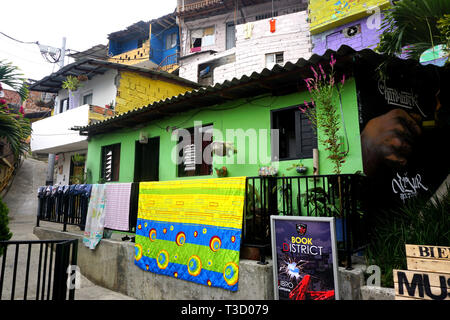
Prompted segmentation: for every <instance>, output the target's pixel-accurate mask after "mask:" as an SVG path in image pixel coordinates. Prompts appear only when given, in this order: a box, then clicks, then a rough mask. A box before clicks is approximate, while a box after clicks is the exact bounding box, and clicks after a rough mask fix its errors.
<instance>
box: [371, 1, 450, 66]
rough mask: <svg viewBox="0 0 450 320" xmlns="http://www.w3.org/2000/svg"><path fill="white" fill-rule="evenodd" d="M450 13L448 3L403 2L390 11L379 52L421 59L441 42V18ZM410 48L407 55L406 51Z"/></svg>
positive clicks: (378, 48)
mask: <svg viewBox="0 0 450 320" xmlns="http://www.w3.org/2000/svg"><path fill="white" fill-rule="evenodd" d="M444 14H450V1H448V0H403V1H401V2H398V3H397V4H396V6H395V7H394V8H393V9H391V10H389V11H388V12H387V13H386V15H385V17H384V19H383V23H382V28H383V29H384V32H383V34H382V35H381V38H380V43H379V46H378V47H377V50H378V51H379V52H381V53H385V54H388V55H391V56H394V55H400V54H404V55H405V56H406V57H407V58H413V59H417V60H418V59H419V58H420V55H421V54H422V53H423V52H424V51H425V50H427V49H429V48H431V47H432V46H435V45H437V44H440V43H442V34H441V32H440V30H439V29H438V27H437V22H438V20H439V19H441V18H443V16H444ZM405 47H408V52H404V48H405Z"/></svg>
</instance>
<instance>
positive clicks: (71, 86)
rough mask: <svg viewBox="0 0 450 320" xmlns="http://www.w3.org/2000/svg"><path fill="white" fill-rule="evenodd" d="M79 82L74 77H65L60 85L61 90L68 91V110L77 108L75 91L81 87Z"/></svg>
mask: <svg viewBox="0 0 450 320" xmlns="http://www.w3.org/2000/svg"><path fill="white" fill-rule="evenodd" d="M82 86H83V85H82V83H81V81H80V80H79V79H78V78H77V77H75V76H67V77H66V80H64V81H63V83H62V88H63V89H67V90H69V109H73V108H76V107H78V94H75V93H76V91H77V90H78V89H79V88H80V87H82Z"/></svg>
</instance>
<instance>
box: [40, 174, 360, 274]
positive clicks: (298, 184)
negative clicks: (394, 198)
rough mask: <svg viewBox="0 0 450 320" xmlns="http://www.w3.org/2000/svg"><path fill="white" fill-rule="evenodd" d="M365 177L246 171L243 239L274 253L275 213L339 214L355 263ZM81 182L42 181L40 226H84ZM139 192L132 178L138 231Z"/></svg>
mask: <svg viewBox="0 0 450 320" xmlns="http://www.w3.org/2000/svg"><path fill="white" fill-rule="evenodd" d="M362 181H363V177H362V176H360V175H356V174H343V175H317V176H290V177H261V176H258V177H248V178H247V183H246V201H245V210H244V221H243V241H242V244H243V245H246V246H250V247H257V248H260V250H261V251H262V252H261V256H262V257H264V256H265V255H270V253H271V251H270V245H271V244H270V243H271V242H270V216H271V215H286V216H317V217H335V218H336V234H337V241H338V249H339V252H340V257H341V259H340V260H344V259H342V257H344V258H345V260H346V264H347V266H351V255H352V254H354V253H355V252H357V251H359V250H360V249H362V248H363V247H364V246H365V245H366V244H367V242H368V241H367V240H368V239H367V224H366V221H365V217H364V214H363V208H362V201H361V194H360V193H361V190H362V188H361V184H362ZM77 186H78V187H77ZM77 186H70V188H69V186H64V187H58V188H52V187H41V188H40V189H39V192H38V197H39V206H38V215H37V226H39V221H40V220H43V221H51V222H56V223H62V224H63V230H64V231H66V228H67V225H68V224H69V225H77V226H79V227H80V228H81V229H82V230H84V226H85V222H86V215H87V208H88V202H89V193H88V190H89V189H88V188H86V187H80V186H79V185H77ZM81 186H82V185H81ZM55 189H56V190H55ZM138 197H139V183H133V184H132V191H131V199H130V215H129V230H128V231H129V232H134V231H135V227H136V221H137V212H138Z"/></svg>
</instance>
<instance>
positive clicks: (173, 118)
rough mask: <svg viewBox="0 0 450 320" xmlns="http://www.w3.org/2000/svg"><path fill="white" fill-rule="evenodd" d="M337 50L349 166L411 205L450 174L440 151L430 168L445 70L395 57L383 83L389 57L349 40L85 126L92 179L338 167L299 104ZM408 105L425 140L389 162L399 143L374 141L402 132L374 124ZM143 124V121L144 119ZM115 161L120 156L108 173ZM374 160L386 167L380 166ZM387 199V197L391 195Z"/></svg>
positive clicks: (442, 128) (345, 167)
mask: <svg viewBox="0 0 450 320" xmlns="http://www.w3.org/2000/svg"><path fill="white" fill-rule="evenodd" d="M332 53H333V54H334V57H336V59H337V61H338V62H337V63H336V67H335V71H336V70H337V71H336V72H337V73H336V77H337V78H338V79H339V78H341V77H342V75H344V74H345V76H346V80H345V86H344V88H343V89H342V90H341V94H340V97H339V99H340V101H341V103H342V105H341V106H340V113H341V116H340V121H341V129H340V131H339V139H340V142H341V143H342V146H341V148H342V152H343V153H345V162H344V163H342V170H341V173H342V174H354V173H357V172H361V173H362V172H364V173H365V174H366V177H367V179H369V180H370V179H373V181H372V182H373V183H371V184H369V185H370V188H377V189H376V190H375V189H371V191H370V193H367V194H371V195H372V196H373V199H378V200H375V201H377V202H378V205H380V204H386V205H387V204H388V203H390V201H388V199H392V201H393V202H395V203H404V202H405V201H406V200H407V199H409V197H410V198H414V197H416V196H417V195H419V194H421V193H426V192H432V190H436V188H437V187H439V185H440V184H441V183H442V181H443V180H444V179H445V178H446V177H447V175H448V170H449V169H448V163H447V164H445V160H444V159H440V160H439V165H436V166H428V165H426V163H428V162H429V158H428V157H427V156H426V154H429V153H430V152H431V153H433V152H435V151H432V149H433V148H434V147H435V146H436V144H439V142H438V139H437V138H436V137H438V136H442V135H444V136H448V123H446V122H445V121H442V120H443V119H444V118H445V115H443V114H441V115H437V114H436V113H435V111H434V110H436V107H437V104H436V100H433V99H432V98H433V96H434V94H435V93H436V91H435V90H437V88H438V87H439V85H440V84H439V83H437V82H436V80H435V78H434V77H433V74H434V72H443V71H442V70H441V69H433V68H435V67H434V66H433V67H432V66H427V67H428V68H425V67H422V66H420V65H419V64H417V63H415V62H413V61H411V60H408V61H402V60H400V59H396V60H395V62H394V63H393V65H392V66H391V69H390V70H391V71H389V72H390V78H389V79H390V80H384V81H382V80H380V79H379V78H377V76H376V73H375V72H374V70H375V69H376V68H377V67H378V65H379V63H381V62H382V61H384V60H383V57H382V56H380V55H378V54H376V53H375V52H373V51H371V50H367V49H366V50H363V51H359V52H356V51H354V50H353V49H351V48H350V47H348V46H344V47H342V48H341V49H340V50H338V51H337V52H333V51H330V50H328V51H327V52H326V54H325V55H323V56H315V57H313V58H311V60H309V61H305V60H303V59H300V60H298V61H297V62H296V63H295V64H292V63H288V64H286V65H285V66H284V67H280V66H276V67H275V68H274V69H273V70H272V71H271V72H267V73H266V72H263V73H259V74H256V73H255V74H254V76H253V77H252V78H246V77H243V78H241V79H240V80H239V81H236V82H225V83H224V84H222V85H216V86H214V87H207V88H204V89H200V90H198V91H195V92H191V93H188V94H185V95H180V96H176V97H173V98H171V99H168V100H165V101H160V102H157V103H154V104H152V105H150V106H148V107H144V108H142V109H139V110H136V111H133V112H131V113H127V114H124V115H122V116H118V117H115V118H114V119H111V120H107V121H103V122H99V123H96V124H93V125H90V126H85V127H84V128H80V130H81V132H82V133H83V134H86V135H88V136H89V145H88V159H87V162H86V165H87V168H89V170H90V171H91V173H92V180H90V182H91V183H99V182H102V181H104V180H103V179H104V177H105V176H109V175H111V172H114V173H113V179H112V180H111V181H118V182H141V181H155V180H161V181H167V180H185V179H195V178H213V177H221V176H222V175H221V172H223V170H222V171H221V170H220V169H223V167H225V168H226V176H230V177H238V176H247V177H253V176H259V175H264V174H263V171H264V170H272V169H273V168H275V175H276V176H278V177H291V176H295V175H297V173H295V170H294V171H290V169H291V168H292V167H293V165H296V164H298V163H299V162H302V163H303V164H304V165H305V166H306V167H307V168H308V169H307V172H306V175H314V174H317V173H318V174H320V175H329V174H334V173H335V170H334V166H333V164H332V161H330V159H329V158H328V156H329V153H328V151H327V150H326V146H325V145H324V144H323V143H321V141H322V138H323V136H324V132H323V129H321V128H319V129H318V132H317V134H315V133H314V131H313V129H312V127H311V125H310V124H309V123H308V119H307V118H305V115H304V114H303V113H302V112H301V110H300V108H299V107H303V106H304V103H305V101H307V102H308V101H310V99H311V96H310V94H309V92H308V90H306V89H307V88H306V87H305V86H304V85H303V83H304V81H303V78H307V77H310V76H313V74H312V71H311V69H310V67H311V66H313V65H315V66H317V65H318V64H319V63H320V64H321V65H322V66H324V69H325V70H327V64H329V61H330V55H331V54H332ZM405 75H406V76H405ZM447 76H448V75H444V74H442V77H447ZM268 83H270V84H271V89H268V88H267V84H268ZM299 86H301V87H300V88H299ZM400 92H401V94H400ZM397 94H400V95H402V98H400V100H396V99H395V98H394V97H399V96H398V95H397ZM439 99H440V100H441V101H442V104H444V102H443V101H447V99H448V97H447V96H446V95H444V94H442V95H441V96H440V98H439ZM447 103H448V102H445V104H447ZM193 105H195V106H196V107H195V108H193V107H192V106H193ZM406 113H407V114H408V115H410V114H411V115H412V116H413V117H416V115H420V117H421V120H420V122H418V124H419V126H420V134H419V132H418V136H415V137H414V138H417V141H418V142H417V143H415V144H414V148H413V150H415V151H414V152H412V153H411V152H410V153H408V156H410V157H411V158H410V159H409V158H408V159H409V160H408V161H401V160H398V161H397V162H395V161H390V160H392V158H393V156H394V155H397V154H396V153H395V150H397V149H396V148H395V147H392V146H378V147H375V145H374V144H375V142H374V141H375V140H371V133H373V132H374V131H375V130H381V131H380V135H381V134H386V132H388V133H389V132H392V134H395V130H394V131H390V129H389V128H385V127H383V126H382V127H381V128H379V127H377V126H375V125H376V124H377V123H378V124H380V123H381V124H382V125H385V120H383V121H380V122H378V119H386V118H383V117H393V118H395V119H397V118H399V117H403V116H404V117H409V116H406V115H405V114H406ZM408 119H409V118H408ZM136 123H139V124H140V125H139V126H138V127H136ZM445 123H446V124H445ZM390 134H391V133H390ZM375 136H379V135H378V134H377V135H375ZM197 139H198V140H197ZM377 148H379V149H380V150H386V148H388V149H389V148H392V149H390V150H392V151H391V152H392V154H390V155H389V156H388V155H386V157H387V160H386V161H385V160H380V159H378V160H377V161H375V160H374V158H373V154H372V152H373V151H374V150H376V149H377ZM315 149H316V150H317V151H314V150H315ZM145 155H146V156H145ZM397 156H399V155H397ZM142 159H144V160H142ZM383 159H384V158H383ZM427 159H428V160H427ZM388 160H389V161H388ZM108 163H112V164H113V168H112V169H111V170H109V169H108V170H109V172H108V170H107V168H108V166H107V164H108ZM374 163H377V167H376V168H375V169H374V170H373V171H372V169H373V168H371V165H373V164H374ZM130 164H131V165H130ZM262 170H263V171H262ZM304 180H306V179H304ZM413 180H414V181H416V182H420V183H419V184H416V185H415V188H414V190H412V191H411V190H409V189H408V188H407V187H406V185H405V184H404V183H405V181H413ZM375 186H376V187H375ZM299 188H300V187H299ZM294 189H295V188H294ZM299 190H300V189H298V191H299ZM380 197H382V198H383V199H385V201H384V202H383V203H380V201H379V199H380Z"/></svg>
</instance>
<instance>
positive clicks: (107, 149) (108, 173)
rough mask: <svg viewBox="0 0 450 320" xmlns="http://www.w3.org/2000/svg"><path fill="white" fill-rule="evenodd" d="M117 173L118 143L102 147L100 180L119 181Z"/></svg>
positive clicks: (118, 162) (118, 168)
mask: <svg viewBox="0 0 450 320" xmlns="http://www.w3.org/2000/svg"><path fill="white" fill-rule="evenodd" d="M119 171H120V143H118V144H113V145H109V146H104V147H102V171H101V178H102V180H104V181H105V182H109V181H119Z"/></svg>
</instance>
